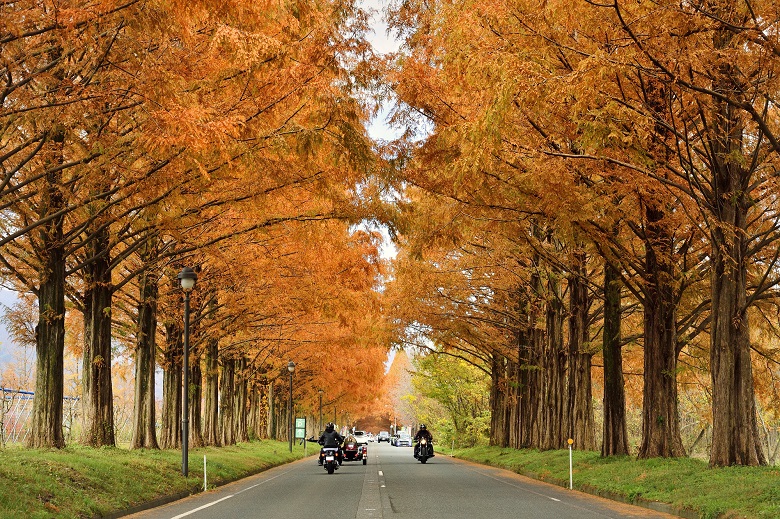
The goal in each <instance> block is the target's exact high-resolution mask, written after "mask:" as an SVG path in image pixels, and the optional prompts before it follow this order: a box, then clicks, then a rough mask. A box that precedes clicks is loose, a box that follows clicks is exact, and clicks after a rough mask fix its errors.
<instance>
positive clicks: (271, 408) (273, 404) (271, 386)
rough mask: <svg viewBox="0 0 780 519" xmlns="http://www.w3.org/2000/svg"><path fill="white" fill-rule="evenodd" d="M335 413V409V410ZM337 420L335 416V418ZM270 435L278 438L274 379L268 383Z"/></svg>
mask: <svg viewBox="0 0 780 519" xmlns="http://www.w3.org/2000/svg"><path fill="white" fill-rule="evenodd" d="M334 414H335V411H334ZM334 421H335V418H334ZM267 424H268V437H269V438H270V439H272V440H278V438H277V437H276V395H275V393H274V381H273V380H272V381H270V382H269V383H268V420H267Z"/></svg>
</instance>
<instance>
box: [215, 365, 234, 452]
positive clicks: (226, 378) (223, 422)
mask: <svg viewBox="0 0 780 519" xmlns="http://www.w3.org/2000/svg"><path fill="white" fill-rule="evenodd" d="M219 385H220V391H219V393H220V396H221V398H220V400H219V430H220V433H221V438H220V441H221V442H222V445H235V444H236V417H235V414H234V409H235V406H234V402H233V400H234V395H235V392H236V391H235V387H236V361H235V359H232V358H225V357H223V358H222V377H221V378H220V384H219Z"/></svg>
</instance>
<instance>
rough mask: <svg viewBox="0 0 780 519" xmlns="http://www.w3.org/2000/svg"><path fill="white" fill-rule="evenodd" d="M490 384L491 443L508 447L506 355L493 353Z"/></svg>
mask: <svg viewBox="0 0 780 519" xmlns="http://www.w3.org/2000/svg"><path fill="white" fill-rule="evenodd" d="M491 360H492V362H491V371H490V373H491V384H490V445H498V446H499V447H506V446H507V443H508V439H509V438H508V435H509V428H508V427H507V424H506V405H507V404H506V400H507V398H506V396H507V395H506V374H505V371H504V369H505V368H504V365H505V362H504V357H503V356H502V355H500V354H498V353H493V354H492V355H491Z"/></svg>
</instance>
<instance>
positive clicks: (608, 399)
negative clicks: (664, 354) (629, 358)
mask: <svg viewBox="0 0 780 519" xmlns="http://www.w3.org/2000/svg"><path fill="white" fill-rule="evenodd" d="M620 291H621V281H620V274H619V273H618V271H617V269H616V268H615V267H614V266H613V265H611V264H610V263H609V262H608V261H607V262H605V264H604V331H603V344H602V352H603V356H604V400H603V403H604V432H603V435H602V444H601V455H602V456H620V455H625V454H628V453H629V451H628V435H627V433H626V397H625V386H624V382H623V355H622V353H621V341H622V336H621V331H620V320H621V318H622V314H621V309H620V304H621V297H620Z"/></svg>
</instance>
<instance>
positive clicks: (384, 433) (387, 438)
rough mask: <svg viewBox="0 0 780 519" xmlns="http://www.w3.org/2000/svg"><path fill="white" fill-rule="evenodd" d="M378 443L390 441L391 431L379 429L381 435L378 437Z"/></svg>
mask: <svg viewBox="0 0 780 519" xmlns="http://www.w3.org/2000/svg"><path fill="white" fill-rule="evenodd" d="M376 441H377V442H378V443H382V442H387V443H390V433H389V432H387V431H379V436H377V437H376Z"/></svg>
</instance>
